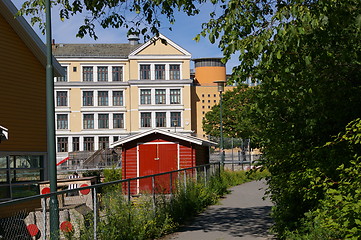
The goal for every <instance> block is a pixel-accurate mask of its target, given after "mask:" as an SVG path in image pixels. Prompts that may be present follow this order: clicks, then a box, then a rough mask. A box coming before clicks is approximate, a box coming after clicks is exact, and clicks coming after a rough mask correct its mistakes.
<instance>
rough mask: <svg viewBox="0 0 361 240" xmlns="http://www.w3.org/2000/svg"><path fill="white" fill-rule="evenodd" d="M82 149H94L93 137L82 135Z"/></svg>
mask: <svg viewBox="0 0 361 240" xmlns="http://www.w3.org/2000/svg"><path fill="white" fill-rule="evenodd" d="M84 151H94V137H84Z"/></svg>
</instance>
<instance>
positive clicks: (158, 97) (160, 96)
mask: <svg viewBox="0 0 361 240" xmlns="http://www.w3.org/2000/svg"><path fill="white" fill-rule="evenodd" d="M155 104H165V89H156V90H155Z"/></svg>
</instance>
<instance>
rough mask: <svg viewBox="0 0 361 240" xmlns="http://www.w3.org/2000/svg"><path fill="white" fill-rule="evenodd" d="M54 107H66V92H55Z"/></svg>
mask: <svg viewBox="0 0 361 240" xmlns="http://www.w3.org/2000/svg"><path fill="white" fill-rule="evenodd" d="M56 106H58V107H61V106H68V92H67V91H57V92H56Z"/></svg>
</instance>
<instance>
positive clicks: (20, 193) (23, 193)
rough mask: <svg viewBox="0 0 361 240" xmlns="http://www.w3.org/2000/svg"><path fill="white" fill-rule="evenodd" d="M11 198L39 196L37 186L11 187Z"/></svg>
mask: <svg viewBox="0 0 361 240" xmlns="http://www.w3.org/2000/svg"><path fill="white" fill-rule="evenodd" d="M12 192H13V198H22V197H29V196H34V195H38V194H39V188H38V186H37V184H29V185H19V186H16V185H15V186H13V187H12Z"/></svg>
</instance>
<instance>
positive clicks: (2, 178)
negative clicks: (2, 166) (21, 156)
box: [0, 170, 8, 183]
mask: <svg viewBox="0 0 361 240" xmlns="http://www.w3.org/2000/svg"><path fill="white" fill-rule="evenodd" d="M6 182H8V171H7V170H1V171H0V183H6Z"/></svg>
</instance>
